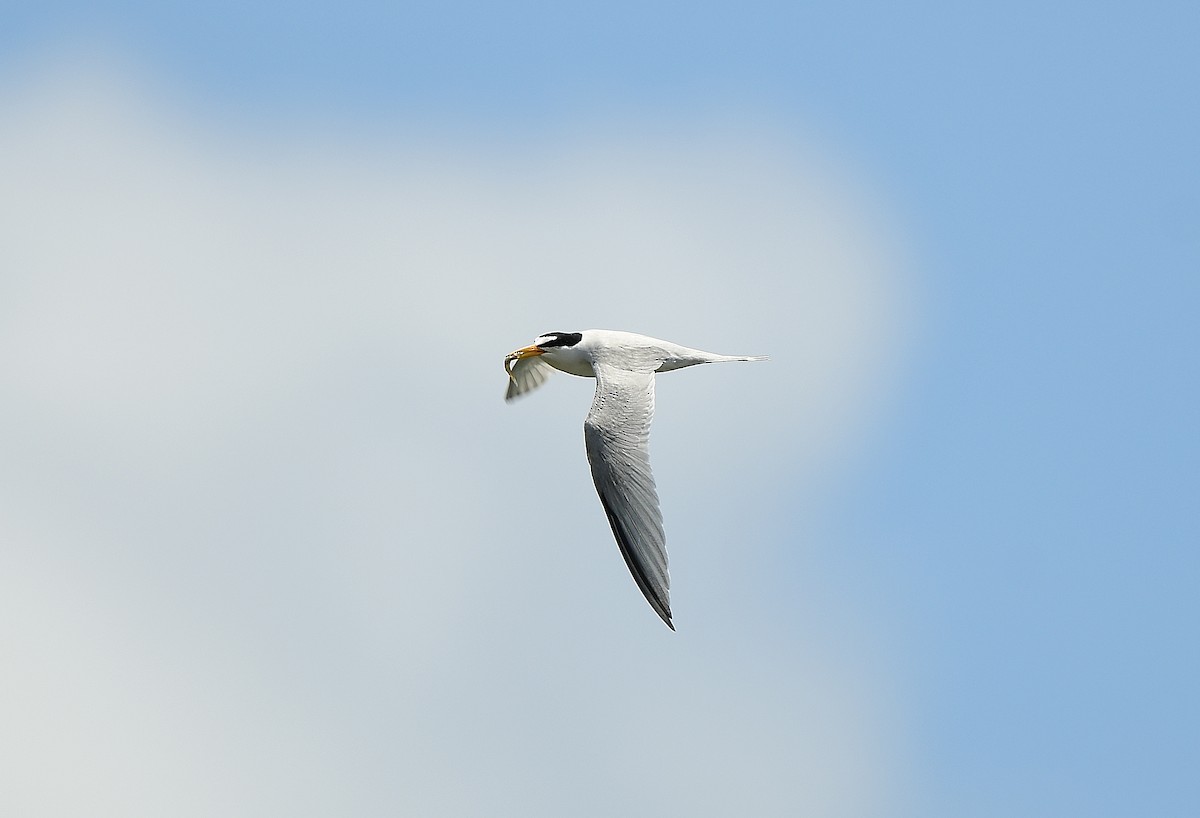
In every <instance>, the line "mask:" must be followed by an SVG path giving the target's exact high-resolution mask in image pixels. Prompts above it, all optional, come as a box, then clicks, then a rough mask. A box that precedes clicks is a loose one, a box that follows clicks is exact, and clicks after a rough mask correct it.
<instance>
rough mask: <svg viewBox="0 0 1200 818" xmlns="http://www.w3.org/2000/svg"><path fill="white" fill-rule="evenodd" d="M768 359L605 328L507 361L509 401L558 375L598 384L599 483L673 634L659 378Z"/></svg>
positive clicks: (594, 425) (594, 418)
mask: <svg viewBox="0 0 1200 818" xmlns="http://www.w3.org/2000/svg"><path fill="white" fill-rule="evenodd" d="M762 360H766V356H765V355H758V356H741V355H716V354H714V353H711V352H702V351H700V350H698V349H689V348H688V347H684V346H680V345H679V344H673V343H671V342H670V341H660V340H658V339H657V338H650V337H648V336H645V335H637V334H636V333H632V332H616V331H614V330H605V329H589V330H584V331H583V332H548V333H546V334H545V335H541V336H538V338H537V339H536V340H535V341H534V342H533V343H532V344H531V345H530V346H527V347H522V348H521V349H518V350H517V351H516V352H512V353H509V354H508V355H506V356H505V358H504V369H505V371H506V372H508V378H509V383H508V392H507V393H506V394H505V396H504V399H505V400H506V401H511V400H512V399H513V398H515V397H517V396H519V395H524V394H525V393H527V392H530V391H532V390H534V389H536V388H538V387H539V386H541V385H542V384H543V383H545V382H546V378H548V377H549V376H550V371H551V369H557V370H559V371H560V372H567V373H569V374H571V375H579V376H581V377H584V378H595V379H596V396H595V398H594V399H593V400H592V408H591V410H590V411H589V412H588V414H587V418H586V419H585V420H584V422H583V440H584V444H585V445H586V447H587V458H588V463H590V464H591V467H592V482H594V483H595V484H596V493H597V494H599V495H600V504H601V505H602V506H604V513H605V515H606V516H607V517H608V523H609V525H610V526H611V527H612V532H613V536H614V537H616V540H617V545H618V546H619V547H620V549H621V556H623V557H624V558H625V564H626V565H627V566H629V572H630V573H631V574H633V578H634V580H635V581H636V582H637V585H638V588H640V589H641V591H642V594H643V595H644V596H645V597H646V601H647V602H649V603H650V607H651V608H653V609H654V612H655V613H657V614H658V615H659V616H660V617H662V620H663V622H666V623H667V627H668V628H670V629H671V630H675V625H674V624H672V622H671V599H670V587H671V578H670V575H669V574H668V573H667V540H666V535H665V534H664V533H663V524H662V512H661V511H660V510H659V507H658V492H657V490H656V489H655V487H654V475H653V474H652V473H651V472H650V449H649V442H650V421H651V420H652V419H653V418H654V373H656V372H670V371H671V370H672V369H682V368H683V367H685V366H694V365H696V364H712V363H719V362H722V361H762Z"/></svg>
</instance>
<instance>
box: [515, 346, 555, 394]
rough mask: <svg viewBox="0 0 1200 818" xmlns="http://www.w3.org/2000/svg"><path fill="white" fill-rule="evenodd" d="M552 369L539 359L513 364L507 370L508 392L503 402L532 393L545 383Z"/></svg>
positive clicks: (529, 359) (527, 359)
mask: <svg viewBox="0 0 1200 818" xmlns="http://www.w3.org/2000/svg"><path fill="white" fill-rule="evenodd" d="M553 371H554V367H552V366H550V364H548V363H546V362H545V361H543V360H542V359H541V358H538V357H536V356H535V357H532V358H522V359H521V360H519V361H517V362H515V363H514V364H513V367H512V369H511V370H509V375H510V377H509V379H508V391H507V392H505V393H504V399H505V400H512V399H513V398H515V397H517V396H519V395H524V394H525V393H526V392H532V391H533V390H535V389H537V388H538V387H539V386H541V385H542V384H544V383H545V382H546V378H549V377H550V373H551V372H553Z"/></svg>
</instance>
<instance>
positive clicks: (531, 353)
mask: <svg viewBox="0 0 1200 818" xmlns="http://www.w3.org/2000/svg"><path fill="white" fill-rule="evenodd" d="M543 353H544V350H542V349H540V348H538V347H536V346H532V347H521V348H520V349H518V350H517V351H516V352H510V353H508V354H507V355H505V356H504V371H505V372H507V373H508V377H510V378H512V377H513V373H512V371H513V367H514V366H516V363H517V361H519V360H521V359H522V358H533V357H536V356H538V355H542V354H543ZM513 380H516V378H513Z"/></svg>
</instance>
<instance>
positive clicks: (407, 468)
mask: <svg viewBox="0 0 1200 818" xmlns="http://www.w3.org/2000/svg"><path fill="white" fill-rule="evenodd" d="M129 88H130V86H129V84H128V83H127V80H126V79H125V78H124V77H121V76H115V77H114V76H111V75H110V76H107V77H105V76H104V75H103V74H102V75H101V78H100V79H90V80H89V79H84V78H83V74H82V73H79V72H76V71H72V70H68V71H64V72H63V73H62V74H60V75H59V76H58V78H57V79H56V80H53V81H46V82H43V83H41V84H38V85H33V86H30V87H27V88H24V89H16V90H14V88H13V87H11V86H10V87H9V88H8V90H7V91H6V93H7V95H8V97H9V99H8V100H6V101H3V105H0V109H2V110H3V111H4V114H3V115H2V116H0V178H4V179H5V185H4V188H3V191H2V193H0V270H3V275H2V276H0V422H2V426H3V429H2V430H0V441H2V443H3V448H4V451H5V452H6V458H5V462H4V463H3V464H0V481H2V482H0V486H2V488H3V500H4V503H3V506H4V512H3V516H2V517H0V538H3V542H4V548H5V552H6V554H7V555H8V558H7V559H6V561H7V562H10V564H9V565H8V566H7V567H6V570H5V572H4V574H3V576H0V599H3V600H4V602H3V607H4V615H3V617H2V620H0V621H2V622H3V623H4V624H3V627H4V640H5V644H6V646H7V647H6V649H5V651H4V660H3V661H4V664H5V667H3V668H0V678H3V679H4V681H3V682H0V685H2V686H3V687H2V690H3V696H2V698H0V700H2V702H3V703H2V704H0V723H2V724H3V725H4V726H3V729H0V760H3V762H4V763H3V764H0V770H2V772H0V807H4V810H2V811H5V812H12V813H14V814H22V815H47V816H57V815H75V814H81V813H82V812H87V813H88V814H91V815H121V816H135V815H161V814H176V815H179V814H183V815H187V814H196V815H211V814H215V813H216V812H218V811H219V812H220V813H221V814H228V815H239V814H244V815H263V814H289V815H306V814H312V815H328V814H335V813H347V812H349V813H352V814H359V815H371V814H397V813H400V814H423V815H439V814H440V815H464V814H518V813H519V814H523V815H538V814H547V815H559V814H573V815H588V814H592V815H609V814H614V813H617V812H633V813H640V812H650V811H655V810H656V811H658V812H660V813H666V814H672V813H677V814H683V813H686V814H695V815H704V814H712V815H724V814H730V813H731V812H735V811H736V812H744V811H750V812H754V813H756V814H789V815H790V814H798V813H800V814H821V815H847V816H850V815H868V814H879V813H880V812H882V811H885V810H882V809H881V807H882V805H883V804H884V803H885V802H886V801H887V799H889V798H892V797H895V795H896V792H897V791H898V790H897V787H898V786H899V782H898V779H899V777H900V776H901V775H902V771H901V769H900V768H898V767H897V766H896V764H895V763H894V761H892V760H891V759H889V757H888V755H889V751H890V750H891V749H894V747H895V745H896V742H897V741H898V740H899V739H898V737H897V735H896V731H895V723H896V719H897V716H896V714H894V713H891V712H889V707H890V705H889V704H888V699H887V696H886V695H885V691H884V690H883V689H882V686H881V685H880V684H878V683H876V682H874V681H873V679H872V674H873V673H875V672H877V671H878V667H876V665H875V664H873V662H876V661H877V660H875V659H872V658H871V657H870V656H863V655H861V654H860V655H853V654H851V653H849V652H845V651H839V650H837V649H835V648H834V647H833V645H834V644H835V643H836V642H837V640H838V637H839V636H843V635H844V634H842V633H841V632H840V631H839V630H838V629H837V628H836V626H829V625H828V624H827V623H820V622H811V621H809V617H808V615H809V614H811V613H812V609H811V607H808V608H802V607H798V606H797V604H796V602H795V599H793V598H786V599H785V598H779V599H768V600H764V599H762V598H757V599H756V598H754V596H755V595H753V594H752V593H751V590H752V589H753V588H755V587H759V586H760V585H761V583H762V581H763V580H765V579H767V577H765V576H763V572H764V571H765V570H766V568H765V566H768V565H772V564H778V561H777V560H776V561H773V560H772V559H771V555H772V554H773V553H777V552H778V551H779V550H780V549H801V550H802V549H804V548H805V547H806V545H805V537H806V536H809V535H806V534H805V533H804V532H788V531H785V530H782V529H781V526H782V525H783V524H784V523H782V522H781V521H784V520H788V519H794V513H793V512H792V510H791V509H790V508H781V507H779V506H778V505H773V504H775V503H777V502H778V501H779V500H780V498H783V497H795V496H800V493H801V492H803V491H804V488H803V487H804V486H805V485H806V484H807V483H808V481H809V480H811V479H813V478H814V476H816V475H820V474H822V473H825V472H827V471H828V470H829V469H831V468H835V467H836V466H837V464H838V463H839V462H840V461H841V460H843V459H844V458H845V457H846V452H847V451H849V450H850V449H852V448H853V445H852V444H853V441H854V440H855V439H856V437H857V436H858V435H859V434H860V433H861V430H862V428H863V423H864V421H865V420H867V419H869V415H870V412H869V409H864V407H870V406H873V405H874V404H875V403H876V402H877V401H878V399H879V398H880V395H881V384H882V383H884V381H885V379H884V372H885V371H886V369H887V367H888V365H889V363H890V362H892V361H893V360H894V356H895V353H896V348H897V346H898V344H899V343H900V342H901V341H902V338H901V332H900V318H901V315H900V312H901V310H900V309H899V306H898V303H899V302H898V295H899V293H898V283H897V280H896V278H895V276H896V269H895V264H896V262H895V257H894V253H893V252H892V251H891V250H889V248H888V247H887V246H886V242H884V241H883V240H882V239H881V238H880V235H881V234H880V228H879V225H878V224H877V223H876V222H875V221H874V220H873V219H872V218H871V217H870V216H869V215H867V210H866V209H865V208H866V207H867V204H866V197H865V196H864V194H863V192H862V191H861V190H855V189H854V188H853V187H851V186H850V185H848V184H846V183H845V182H844V181H843V180H841V179H840V174H839V173H838V171H837V170H836V168H833V167H831V166H829V165H828V164H827V163H823V162H821V161H820V160H819V159H818V158H817V157H816V155H815V154H814V153H813V152H812V151H811V150H806V149H804V148H803V146H801V145H798V144H795V143H788V142H785V141H782V140H780V139H778V138H775V137H773V136H771V135H770V134H767V135H763V134H762V133H755V132H753V131H749V130H745V131H732V132H729V131H724V132H722V131H710V132H709V133H708V135H707V136H702V137H695V136H690V135H689V134H687V133H684V132H683V129H680V130H679V131H678V132H675V133H670V132H669V131H664V130H663V129H659V130H658V131H657V135H656V136H654V137H653V138H650V139H648V140H644V141H639V140H638V139H637V138H636V135H637V134H638V133H639V131H638V129H637V128H636V127H634V126H630V127H629V129H628V131H626V134H628V135H626V136H612V135H609V136H603V137H592V138H583V137H580V138H575V139H564V140H562V141H559V142H556V143H553V144H541V145H536V146H532V145H531V146H526V147H524V148H517V149H514V148H513V146H512V145H511V142H510V143H509V144H508V145H507V146H505V147H503V148H489V147H488V144H487V142H486V140H484V139H482V138H481V139H480V140H479V142H478V143H473V144H465V143H459V144H456V145H454V146H452V147H448V148H440V147H438V146H436V145H434V144H433V143H432V141H431V140H424V141H422V140H413V139H408V140H396V141H395V143H394V144H393V143H392V142H389V141H388V140H386V139H384V138H382V136H380V134H379V132H378V131H377V132H376V135H375V136H374V137H372V138H366V139H362V138H360V139H348V138H346V137H344V136H331V135H329V134H325V135H324V136H321V135H319V134H315V132H310V133H308V134H307V135H305V134H301V135H296V134H293V133H284V132H268V131H266V130H260V131H258V132H249V131H248V130H247V131H242V132H238V131H236V130H229V129H224V130H222V129H217V128H214V127H208V126H204V125H201V124H200V123H199V119H200V118H199V117H198V116H197V115H195V114H191V115H185V114H182V113H180V112H179V111H175V112H173V113H172V112H171V110H170V109H169V108H168V107H167V106H164V105H162V103H161V101H159V102H155V101H153V99H154V98H153V96H152V95H151V96H150V97H146V96H142V95H140V94H139V93H138V92H135V91H131V90H129ZM589 326H608V327H613V328H622V329H631V330H635V331H640V332H645V333H649V334H653V335H658V336H661V337H665V338H670V339H672V340H677V341H679V342H681V343H685V344H689V345H694V346H699V347H703V348H708V349H714V350H718V351H728V352H737V353H770V354H771V355H772V356H773V360H772V362H771V363H770V364H765V365H755V366H744V367H743V366H739V367H732V366H731V367H726V368H718V367H714V368H712V369H707V368H706V369H704V370H703V371H690V372H685V373H680V374H677V375H674V376H670V377H667V378H664V379H662V381H661V383H660V387H659V422H658V424H657V425H656V430H655V444H654V446H655V448H654V456H655V464H656V469H657V471H658V475H659V482H660V484H661V489H662V495H663V500H664V505H665V513H666V517H667V527H668V536H669V538H670V542H671V544H672V548H673V551H672V553H673V558H674V562H673V573H674V576H675V596H676V613H677V621H678V623H679V625H680V633H678V634H675V635H672V634H669V633H667V632H666V631H665V629H663V628H662V627H661V625H660V623H658V621H657V620H656V618H655V617H654V616H653V614H652V613H651V612H650V611H649V610H648V608H646V606H645V605H644V603H643V602H642V600H641V599H640V597H639V595H638V593H637V590H636V588H635V587H634V584H633V583H632V581H630V580H629V579H628V578H627V577H625V576H623V574H624V570H625V569H624V566H623V565H622V564H621V560H620V559H619V557H618V555H617V552H616V549H615V547H613V545H612V543H611V542H609V534H608V532H607V530H606V527H605V525H604V520H603V515H602V514H601V512H600V510H599V506H598V504H597V503H596V501H595V499H594V497H593V496H592V495H591V488H590V483H589V478H588V475H587V470H586V465H585V463H584V460H583V455H582V446H581V437H580V431H579V424H580V422H581V419H582V415H583V413H584V411H585V410H586V405H587V403H588V401H589V397H590V388H591V387H590V385H589V384H587V383H585V382H583V381H575V380H572V379H568V378H566V377H562V378H558V379H556V380H555V382H554V383H553V384H551V385H550V386H549V387H547V388H546V389H544V390H542V391H541V392H539V393H538V394H537V395H536V396H535V397H532V398H530V399H528V400H526V401H524V402H522V403H521V404H520V405H519V406H517V407H508V406H505V405H503V403H502V402H501V400H500V395H501V394H502V391H503V386H504V375H503V373H502V371H501V364H500V361H501V357H502V356H503V354H504V353H505V352H507V351H508V350H509V349H510V348H513V347H514V346H516V345H520V344H523V343H526V342H528V341H529V340H530V339H532V338H533V337H535V336H536V335H538V334H540V333H542V332H544V331H547V330H554V329H564V330H569V329H576V328H586V327H589ZM700 439H703V440H705V443H706V445H705V446H704V447H698V446H697V445H696V444H695V441H697V440H700ZM781 481H783V482H785V483H786V484H787V485H794V486H795V488H794V489H789V490H786V491H781V490H780V489H779V485H780V482H781ZM533 486H536V487H537V492H536V493H535V492H531V491H530V490H529V487H533ZM764 498H767V499H764ZM720 532H742V533H743V534H744V535H745V537H744V539H742V540H741V541H738V542H732V543H731V542H729V541H728V540H727V539H726V540H723V541H722V540H720V538H719V537H717V536H716V535H717V534H718V533H720ZM773 579H775V580H777V579H778V578H773ZM811 581H812V580H811V579H805V578H801V577H797V578H796V588H795V592H796V597H797V598H806V597H808V596H811V595H810V594H808V593H807V591H808V590H810V589H807V588H806V587H805V585H804V583H806V582H811ZM758 596H760V597H761V595H758ZM805 604H807V605H809V606H811V605H812V603H805ZM830 604H834V603H830ZM825 613H827V614H828V616H829V617H830V619H836V617H837V616H838V612H837V610H828V611H826V612H825ZM864 644H869V640H867V642H865V643H864ZM878 661H882V660H878Z"/></svg>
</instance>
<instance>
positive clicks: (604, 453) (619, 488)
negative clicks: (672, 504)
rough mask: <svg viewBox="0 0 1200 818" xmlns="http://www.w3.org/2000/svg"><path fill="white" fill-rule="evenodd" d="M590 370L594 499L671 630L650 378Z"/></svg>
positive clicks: (598, 367)
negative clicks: (653, 455)
mask: <svg viewBox="0 0 1200 818" xmlns="http://www.w3.org/2000/svg"><path fill="white" fill-rule="evenodd" d="M593 368H594V369H595V372H596V398H595V400H594V401H593V402H592V409H591V411H590V412H588V416H587V419H586V420H585V421H584V423H583V437H584V442H585V443H586V444H587V456H588V462H589V463H591V465H592V480H593V481H594V482H595V484H596V493H597V494H599V495H600V503H601V504H602V505H603V506H604V513H605V514H606V515H607V516H608V523H609V525H610V526H612V531H613V536H615V537H616V538H617V545H618V546H620V548H621V556H623V557H624V558H625V564H626V565H627V566H629V572H630V573H631V574H633V578H634V580H636V581H637V584H638V587H639V588H641V589H642V594H643V595H644V596H645V597H646V601H647V602H649V603H650V607H652V608H653V609H654V611H655V613H657V614H658V615H659V616H660V617H662V620H663V621H664V622H666V623H667V627H669V628H670V629H671V630H675V626H674V625H673V624H671V600H670V587H671V578H670V575H669V574H668V573H667V540H666V535H665V534H664V533H663V524H662V512H661V511H659V508H658V492H657V491H656V490H655V488H654V475H653V474H652V473H651V472H650V451H649V441H650V421H651V420H652V419H653V418H654V373H653V372H631V371H629V370H625V369H618V368H616V367H612V366H608V365H605V364H599V363H597V364H594V365H593Z"/></svg>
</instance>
